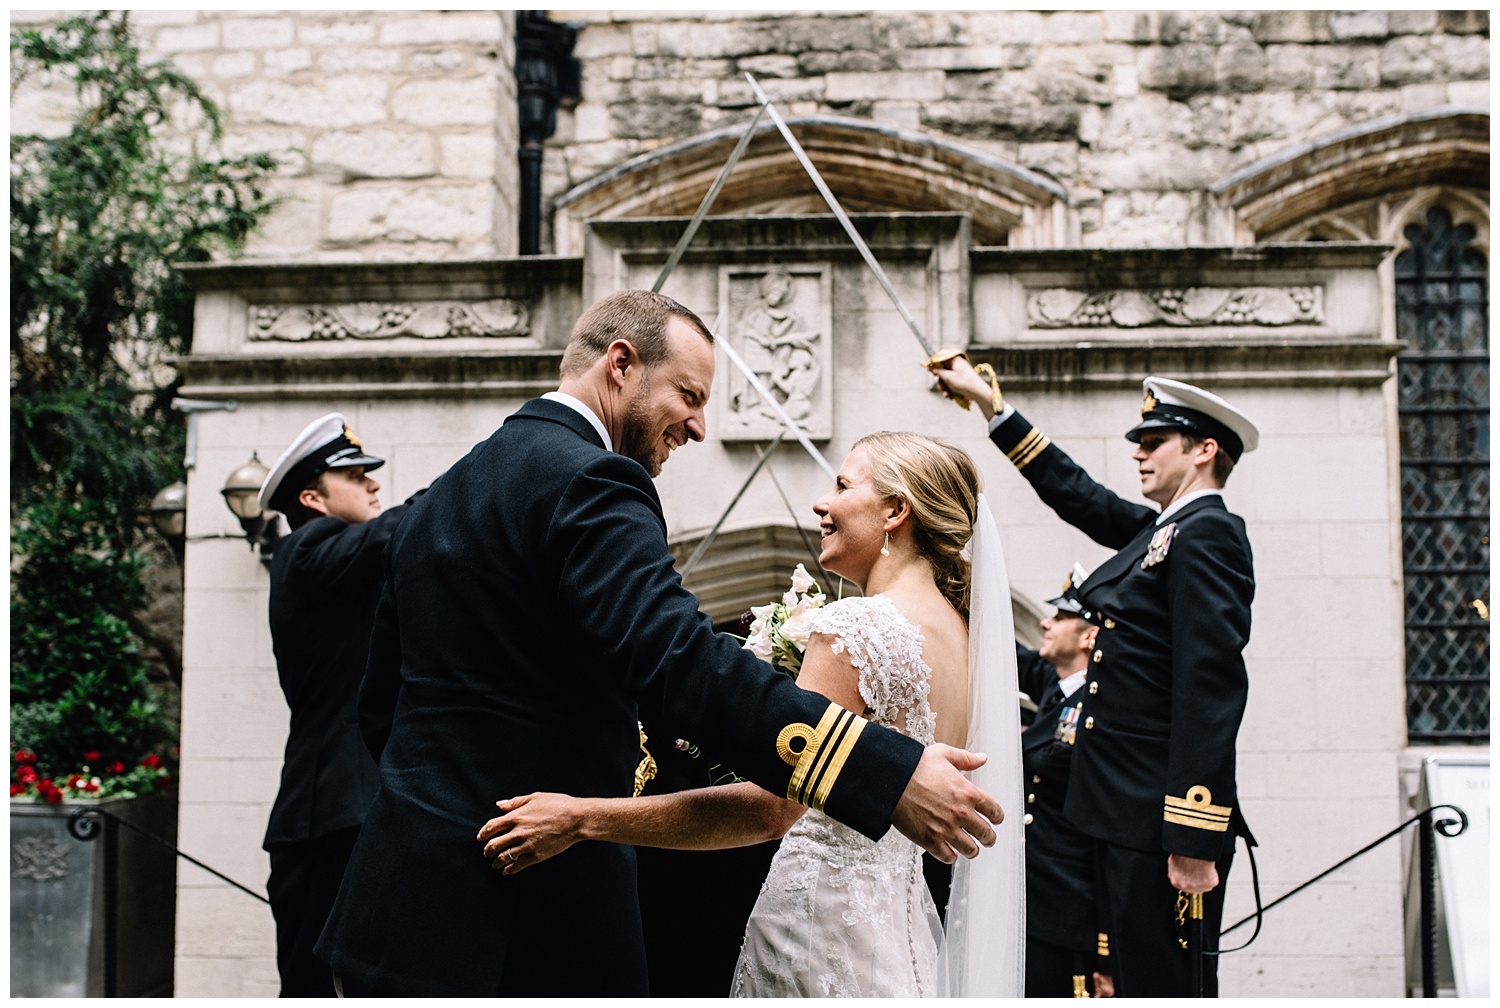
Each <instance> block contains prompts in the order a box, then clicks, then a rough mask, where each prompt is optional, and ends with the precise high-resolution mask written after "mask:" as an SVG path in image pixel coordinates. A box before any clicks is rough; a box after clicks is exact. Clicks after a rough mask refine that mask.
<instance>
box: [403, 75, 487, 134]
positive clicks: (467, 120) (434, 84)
mask: <svg viewBox="0 0 1500 1008" xmlns="http://www.w3.org/2000/svg"><path fill="white" fill-rule="evenodd" d="M495 96H496V86H495V81H494V79H493V78H491V77H471V78H468V79H467V80H430V81H428V80H423V81H412V82H410V83H407V84H403V85H401V86H400V87H398V88H397V89H396V91H395V93H394V94H392V95H391V112H392V114H393V115H394V116H395V117H396V118H397V119H399V120H400V121H402V122H409V123H413V124H415V125H418V126H479V125H487V124H490V123H493V122H494V121H495V118H496V116H497V115H498V114H499V109H498V108H497V106H496V102H495Z"/></svg>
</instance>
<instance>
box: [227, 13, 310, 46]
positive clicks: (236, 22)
mask: <svg viewBox="0 0 1500 1008" xmlns="http://www.w3.org/2000/svg"><path fill="white" fill-rule="evenodd" d="M292 36H293V26H292V20H291V18H275V19H271V18H225V19H224V42H225V44H226V45H232V46H235V47H236V48H242V49H271V48H281V47H284V46H289V45H291V44H292Z"/></svg>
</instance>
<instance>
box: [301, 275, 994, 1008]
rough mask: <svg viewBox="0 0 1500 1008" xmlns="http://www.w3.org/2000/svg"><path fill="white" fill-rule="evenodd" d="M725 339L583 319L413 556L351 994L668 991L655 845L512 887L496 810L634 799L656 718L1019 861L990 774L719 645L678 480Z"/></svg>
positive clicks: (382, 672)
mask: <svg viewBox="0 0 1500 1008" xmlns="http://www.w3.org/2000/svg"><path fill="white" fill-rule="evenodd" d="M712 344H713V337H712V336H710V335H709V333H708V330H707V328H706V327H705V326H704V325H703V323H702V322H701V321H700V320H699V319H698V317H697V316H696V315H694V314H693V313H692V312H690V311H689V310H688V309H686V308H684V307H683V306H682V305H680V304H678V303H676V302H675V301H672V300H671V299H670V298H666V297H663V296H661V295H659V294H654V293H648V292H645V291H622V292H619V293H616V294H612V295H610V296H608V297H606V298H604V299H603V300H601V301H600V302H598V303H597V304H595V305H594V306H593V307H591V308H590V309H589V310H588V311H587V312H585V313H584V315H583V316H582V317H581V318H580V319H579V320H578V323H577V325H576V326H575V327H574V330H573V335H572V337H571V339H570V340H569V343H568V347H567V350H566V351H565V353H564V355H563V362H562V383H561V386H560V388H559V390H558V391H557V392H554V393H549V394H548V395H546V396H544V397H542V398H541V399H537V400H533V401H531V402H529V403H527V404H526V405H524V406H523V407H522V408H521V409H520V410H519V411H517V412H516V413H515V414H514V415H513V416H511V417H510V418H509V419H508V420H507V421H506V422H505V424H504V426H502V427H501V428H500V430H498V431H496V432H495V434H494V435H493V436H491V437H490V439H489V440H487V441H485V442H483V443H482V444H480V445H478V446H477V447H476V448H475V449H474V450H473V451H471V452H470V453H469V455H468V456H467V457H466V458H464V459H463V460H461V461H460V462H459V463H458V464H457V465H455V466H454V467H453V468H452V469H450V470H449V471H448V472H447V473H446V474H445V475H444V476H443V477H442V478H441V479H440V480H438V481H437V483H436V484H434V486H433V487H432V489H431V490H429V491H428V493H427V494H426V496H424V497H423V498H421V499H420V500H419V501H417V502H416V503H415V504H414V505H413V506H412V509H411V511H410V512H409V513H408V514H407V517H406V519H405V520H404V521H403V522H402V524H401V527H400V528H399V529H398V530H397V532H396V534H395V536H394V537H393V538H392V540H391V545H390V549H389V551H388V553H387V557H386V586H385V591H384V595H383V597H382V600H381V605H380V610H379V612H378V614H377V617H376V625H375V632H374V634H373V636H372V640H371V658H370V666H369V669H368V671H367V673H366V677H365V683H364V686H363V689H362V691H361V698H360V707H361V710H360V713H361V719H362V724H363V727H364V729H365V735H366V740H367V742H369V743H370V745H371V748H372V749H373V750H375V751H376V752H377V753H378V754H379V758H380V777H381V782H380V789H379V791H378V792H377V794H376V797H375V801H374V804H373V806H372V807H371V809H370V813H369V816H368V818H367V820H366V822H365V826H364V829H363V831H362V832H361V834H360V838H359V843H358V845H357V846H356V847H355V850H354V854H353V857H352V858H351V860H350V864H349V868H348V871H347V873H346V874H345V876H344V884H343V887H342V889H341V890H340V893H339V899H338V902H337V904H336V905H335V907H334V910H333V914H332V916H331V917H330V919H329V923H328V927H327V929H326V930H325V931H324V932H323V937H322V940H321V941H320V942H319V945H318V953H319V955H320V956H322V957H323V958H324V959H325V960H326V961H328V962H329V964H330V965H331V966H332V967H333V971H334V973H335V975H336V976H337V977H338V978H339V980H340V983H341V985H342V991H343V993H345V994H348V995H370V994H374V995H387V996H390V995H404V996H423V995H447V996H492V995H496V994H506V995H534V996H545V995H553V996H558V995H637V996H638V995H644V994H646V993H648V991H647V985H646V966H645V954H644V949H643V946H642V941H641V925H640V911H639V907H638V904H637V897H636V882H635V853H634V849H633V848H631V847H627V846H620V845H614V844H606V843H592V844H578V845H576V846H575V847H574V848H572V849H571V850H569V851H568V852H567V853H566V854H565V855H563V856H560V857H557V858H554V859H552V860H550V861H547V862H544V863H541V864H538V865H536V866H534V867H532V868H531V869H530V870H528V871H524V872H519V873H516V874H514V875H509V876H507V875H503V874H502V873H500V872H497V871H494V870H492V869H491V867H490V864H489V863H488V862H487V861H486V860H485V859H484V858H483V856H482V854H481V850H480V845H479V844H478V843H476V841H475V834H476V832H477V831H478V829H479V827H480V825H481V824H483V823H484V822H485V821H486V820H487V819H488V818H490V817H491V816H492V815H493V814H494V802H495V800H496V799H497V798H504V797H510V796H512V795H521V794H526V793H529V792H534V791H556V792H563V793H569V794H575V795H584V796H610V795H628V794H630V792H631V784H632V778H633V773H634V769H635V765H636V761H637V759H638V758H639V753H640V750H639V736H638V732H637V721H638V720H642V721H645V722H647V723H654V724H674V725H682V726H684V728H691V729H692V730H693V731H694V733H695V734H694V735H693V736H692V737H693V738H695V739H700V740H702V741H703V742H704V743H707V744H711V745H712V746H713V747H714V749H715V751H716V752H719V753H722V754H723V757H724V759H725V760H726V762H730V763H732V764H733V766H734V767H735V768H736V770H737V771H739V772H740V773H741V774H743V775H744V776H747V777H749V778H750V779H751V780H754V781H755V782H756V783H758V784H760V785H761V786H762V787H765V788H766V789H767V790H770V791H772V792H773V793H776V794H781V795H785V796H786V797H787V798H789V799H791V800H794V801H797V802H800V803H802V804H806V805H810V806H812V807H814V808H819V809H822V810H823V811H825V812H827V813H828V814H829V815H831V816H833V817H834V818H836V819H839V820H841V821H843V822H844V823H846V824H848V825H849V826H851V827H853V828H855V829H857V830H859V831H860V832H862V833H864V834H865V835H867V836H870V837H872V838H877V837H879V836H881V835H882V834H884V833H885V831H886V829H887V827H888V825H895V826H896V827H897V828H898V829H900V830H901V832H903V833H905V834H906V835H907V836H909V837H911V838H912V839H913V840H914V841H916V842H917V843H918V844H920V845H921V846H923V847H924V848H926V849H927V850H929V851H931V852H932V853H933V854H934V855H935V856H937V857H939V858H941V859H942V860H944V861H950V862H951V861H953V860H954V859H955V858H956V856H957V855H958V854H964V855H967V856H973V855H974V854H975V853H977V852H978V850H979V844H980V843H984V844H990V843H993V842H994V836H995V834H994V831H993V829H992V828H991V826H990V821H991V820H993V821H998V820H999V819H1000V817H1001V812H1000V809H999V807H998V805H996V804H995V802H994V800H993V799H992V798H990V797H989V796H988V795H985V794H984V793H983V792H981V791H979V790H978V789H977V788H975V787H974V786H973V785H972V784H970V783H969V782H968V781H967V780H966V779H965V778H964V777H963V776H962V774H961V773H960V772H959V771H960V770H967V769H971V768H973V767H975V766H977V765H978V764H979V763H980V762H981V760H980V759H979V758H976V757H974V756H971V755H970V754H968V753H965V752H962V751H961V750H955V749H950V748H948V747H946V746H941V745H939V746H933V747H930V748H928V749H927V750H923V749H922V747H921V745H920V744H918V743H917V742H915V741H913V740H912V739H910V738H907V737H905V736H903V735H900V734H898V733H896V732H891V731H887V730H885V729H883V728H881V727H879V726H877V725H870V724H867V723H866V722H865V721H864V720H863V719H862V718H860V717H857V716H856V715H854V714H852V713H850V712H849V711H846V710H843V709H842V708H840V707H838V706H836V705H833V704H830V703H829V702H828V701H827V700H826V699H824V698H823V697H820V696H818V695H817V694H815V693H811V692H808V691H805V690H802V689H799V688H798V687H797V686H796V685H795V684H794V683H793V682H792V681H791V680H790V679H789V678H787V677H786V676H785V675H783V674H781V673H778V672H776V671H774V670H773V669H772V668H771V667H770V666H768V665H766V664H764V663H762V662H760V661H758V660H757V659H755V658H754V657H753V656H752V655H751V654H750V653H749V652H747V651H744V650H741V649H740V647H739V643H738V642H737V641H736V640H734V639H733V638H729V637H723V636H720V635H717V634H715V633H714V632H713V630H712V627H711V625H710V622H709V619H708V617H707V616H705V615H703V614H702V613H700V612H699V611H698V607H697V601H696V599H694V598H693V596H692V595H690V594H688V592H686V591H685V590H684V589H683V587H682V584H681V580H680V579H679V578H678V576H677V574H676V571H675V570H674V567H673V561H672V557H671V555H670V554H669V553H668V551H667V540H666V522H665V520H664V518H663V516H662V512H661V505H660V502H659V501H658V498H657V495H656V490H655V487H654V486H653V484H652V482H651V477H653V476H655V475H656V474H657V473H658V472H660V470H661V466H662V464H663V463H664V462H665V461H666V459H667V457H668V456H669V454H670V453H671V451H672V450H673V449H675V448H679V447H681V446H682V445H684V444H686V443H687V442H688V441H701V440H702V439H703V437H704V434H705V430H704V405H705V403H706V402H707V400H708V394H709V389H710V387H711V386H712V384H713V375H714V355H713V347H712Z"/></svg>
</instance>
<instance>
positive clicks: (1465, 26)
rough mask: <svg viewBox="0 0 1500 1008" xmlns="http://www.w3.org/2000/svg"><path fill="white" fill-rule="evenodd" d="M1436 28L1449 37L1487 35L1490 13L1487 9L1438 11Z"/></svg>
mask: <svg viewBox="0 0 1500 1008" xmlns="http://www.w3.org/2000/svg"><path fill="white" fill-rule="evenodd" d="M1438 27H1439V28H1440V29H1442V30H1443V31H1445V32H1447V33H1448V34H1450V35H1487V34H1489V30H1490V12H1489V11H1488V10H1487V9H1486V10H1462V11H1446V10H1445V11H1438Z"/></svg>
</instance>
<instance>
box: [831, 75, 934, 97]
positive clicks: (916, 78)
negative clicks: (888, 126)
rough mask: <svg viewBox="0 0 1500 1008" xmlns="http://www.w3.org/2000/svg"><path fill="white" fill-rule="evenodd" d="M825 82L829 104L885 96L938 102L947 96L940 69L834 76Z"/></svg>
mask: <svg viewBox="0 0 1500 1008" xmlns="http://www.w3.org/2000/svg"><path fill="white" fill-rule="evenodd" d="M824 82H825V88H826V91H825V97H826V98H827V100H828V101H857V100H859V99H861V98H877V97H880V96H883V95H901V96H902V97H904V98H908V99H910V100H912V101H936V100H937V99H939V98H942V97H943V73H942V71H940V70H913V71H906V72H902V71H887V72H883V73H842V72H841V73H831V74H829V75H828V76H826V77H825V78H824Z"/></svg>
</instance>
